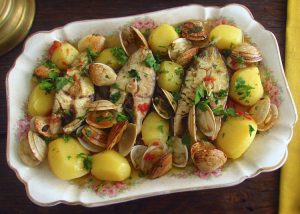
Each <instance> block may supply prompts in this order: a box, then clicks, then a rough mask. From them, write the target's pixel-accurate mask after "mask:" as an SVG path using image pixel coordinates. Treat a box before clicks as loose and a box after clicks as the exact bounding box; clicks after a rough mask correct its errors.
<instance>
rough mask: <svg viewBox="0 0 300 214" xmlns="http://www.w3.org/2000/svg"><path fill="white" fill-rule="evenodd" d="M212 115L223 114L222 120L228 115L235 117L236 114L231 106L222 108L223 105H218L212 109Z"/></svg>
mask: <svg viewBox="0 0 300 214" xmlns="http://www.w3.org/2000/svg"><path fill="white" fill-rule="evenodd" d="M212 111H213V113H214V115H216V116H223V118H224V120H227V117H228V116H231V117H236V116H237V114H236V112H235V110H234V109H233V108H227V109H223V106H218V107H217V108H215V109H213V110H212Z"/></svg>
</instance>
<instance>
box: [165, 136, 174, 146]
mask: <svg viewBox="0 0 300 214" xmlns="http://www.w3.org/2000/svg"><path fill="white" fill-rule="evenodd" d="M172 143H173V137H172V136H170V135H169V136H168V140H167V142H166V144H167V145H168V146H171V144H172Z"/></svg>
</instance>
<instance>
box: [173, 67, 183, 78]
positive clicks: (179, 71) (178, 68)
mask: <svg viewBox="0 0 300 214" xmlns="http://www.w3.org/2000/svg"><path fill="white" fill-rule="evenodd" d="M175 73H176V75H178V76H181V75H182V74H183V68H182V67H177V68H175Z"/></svg>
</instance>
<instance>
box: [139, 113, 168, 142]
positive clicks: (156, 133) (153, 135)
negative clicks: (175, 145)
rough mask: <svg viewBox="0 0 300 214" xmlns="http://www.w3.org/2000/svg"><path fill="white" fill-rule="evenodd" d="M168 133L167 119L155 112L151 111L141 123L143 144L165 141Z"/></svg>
mask: <svg viewBox="0 0 300 214" xmlns="http://www.w3.org/2000/svg"><path fill="white" fill-rule="evenodd" d="M168 135H169V121H168V120H165V119H163V118H162V117H160V116H159V115H158V114H157V113H156V112H151V113H150V114H148V115H147V117H146V118H145V120H144V122H143V125H142V139H143V142H144V144H145V145H148V146H149V145H150V144H152V143H154V142H157V141H160V142H167V139H168Z"/></svg>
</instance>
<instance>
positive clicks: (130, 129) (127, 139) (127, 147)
mask: <svg viewBox="0 0 300 214" xmlns="http://www.w3.org/2000/svg"><path fill="white" fill-rule="evenodd" d="M136 135H137V133H136V125H135V124H133V123H129V124H128V125H127V128H126V129H125V131H124V132H123V135H122V137H121V139H120V141H119V143H118V149H119V150H118V151H119V153H120V154H121V155H123V156H127V155H128V154H129V153H130V151H131V149H132V147H133V145H134V144H135V140H136Z"/></svg>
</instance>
